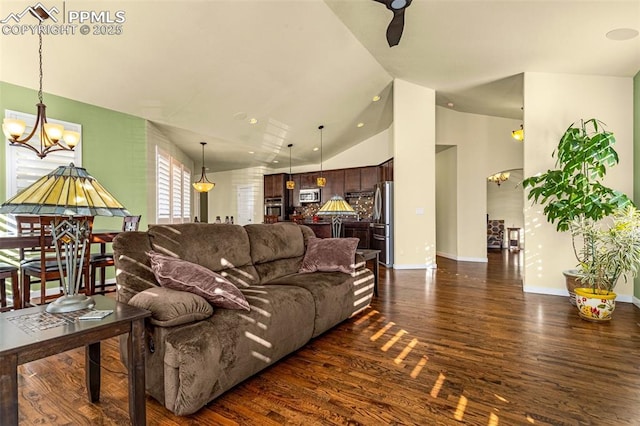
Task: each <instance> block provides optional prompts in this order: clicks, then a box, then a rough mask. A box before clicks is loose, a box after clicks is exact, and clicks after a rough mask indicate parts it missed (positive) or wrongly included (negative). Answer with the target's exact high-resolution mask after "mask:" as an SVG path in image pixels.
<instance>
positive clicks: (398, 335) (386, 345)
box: [380, 330, 407, 352]
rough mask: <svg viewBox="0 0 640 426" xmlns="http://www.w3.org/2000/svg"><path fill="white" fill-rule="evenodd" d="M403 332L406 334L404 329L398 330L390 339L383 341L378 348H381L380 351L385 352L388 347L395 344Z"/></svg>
mask: <svg viewBox="0 0 640 426" xmlns="http://www.w3.org/2000/svg"><path fill="white" fill-rule="evenodd" d="M405 334H407V331H406V330H400V331H398V332H397V333H396V334H395V336H393V337H392V338H391V339H389V341H388V342H387V343H385V344H384V345H383V346H382V347H381V348H380V349H381V350H382V352H387V351H388V350H389V349H391V348H392V347H393V345H395V344H396V342H397V341H398V340H400V338H402V336H404V335H405Z"/></svg>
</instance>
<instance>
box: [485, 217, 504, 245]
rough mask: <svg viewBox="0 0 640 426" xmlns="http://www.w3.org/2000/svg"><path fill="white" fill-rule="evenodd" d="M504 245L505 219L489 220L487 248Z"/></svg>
mask: <svg viewBox="0 0 640 426" xmlns="http://www.w3.org/2000/svg"><path fill="white" fill-rule="evenodd" d="M503 245H504V220H502V219H499V220H487V248H490V249H491V248H494V249H495V248H497V249H501V248H502V247H503Z"/></svg>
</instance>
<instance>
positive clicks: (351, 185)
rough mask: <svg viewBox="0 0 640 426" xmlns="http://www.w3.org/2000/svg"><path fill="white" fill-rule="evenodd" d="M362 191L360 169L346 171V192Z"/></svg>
mask: <svg viewBox="0 0 640 426" xmlns="http://www.w3.org/2000/svg"><path fill="white" fill-rule="evenodd" d="M358 191H360V167H356V168H354V169H345V170H344V192H358Z"/></svg>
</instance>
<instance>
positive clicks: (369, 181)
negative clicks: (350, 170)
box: [360, 166, 381, 191]
mask: <svg viewBox="0 0 640 426" xmlns="http://www.w3.org/2000/svg"><path fill="white" fill-rule="evenodd" d="M380 180H381V179H380V173H379V169H378V167H377V166H371V167H361V168H360V191H373V190H374V188H375V186H376V183H378V182H380Z"/></svg>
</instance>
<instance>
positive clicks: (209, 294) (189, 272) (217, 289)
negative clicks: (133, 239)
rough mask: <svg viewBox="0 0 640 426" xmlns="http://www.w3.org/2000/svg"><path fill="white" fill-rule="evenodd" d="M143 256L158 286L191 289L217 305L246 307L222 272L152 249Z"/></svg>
mask: <svg viewBox="0 0 640 426" xmlns="http://www.w3.org/2000/svg"><path fill="white" fill-rule="evenodd" d="M147 256H149V260H150V261H151V269H152V270H153V273H154V274H155V276H156V279H157V280H158V282H159V283H160V285H161V286H163V287H167V288H170V289H173V290H180V291H188V292H191V293H195V294H197V295H199V296H202V297H204V298H205V299H206V300H207V301H208V302H209V303H211V305H213V306H217V307H219V308H225V309H244V310H247V311H248V310H250V308H249V302H247V299H245V297H244V295H243V294H242V293H241V292H240V290H238V287H236V286H235V285H233V284H232V283H231V282H230V281H229V280H227V279H226V278H225V277H223V276H222V275H220V274H216V273H215V272H213V271H211V270H209V269H207V268H205V267H204V266H201V265H198V264H196V263H191V262H187V261H186V260H182V259H178V258H177V257H171V256H165V255H163V254H160V253H156V252H147Z"/></svg>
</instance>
